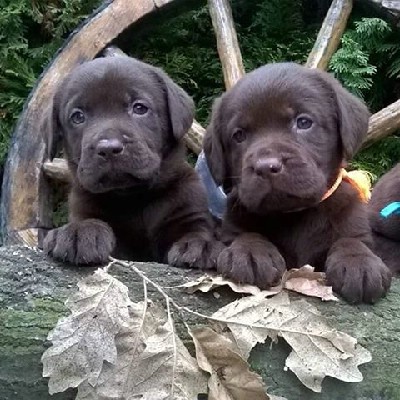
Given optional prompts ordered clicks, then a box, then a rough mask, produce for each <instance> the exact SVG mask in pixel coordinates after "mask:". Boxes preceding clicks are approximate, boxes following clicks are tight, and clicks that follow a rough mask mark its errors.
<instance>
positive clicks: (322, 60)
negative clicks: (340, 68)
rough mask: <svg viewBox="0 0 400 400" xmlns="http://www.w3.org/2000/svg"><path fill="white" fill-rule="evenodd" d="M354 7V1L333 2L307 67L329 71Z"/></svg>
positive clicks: (340, 0) (338, 0) (336, 0)
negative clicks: (329, 65) (330, 61)
mask: <svg viewBox="0 0 400 400" xmlns="http://www.w3.org/2000/svg"><path fill="white" fill-rule="evenodd" d="M352 7H353V1H352V0H333V1H332V4H331V6H330V8H329V10H328V13H327V14H326V17H325V19H324V22H323V23H322V27H321V29H320V31H319V33H318V36H317V40H316V41H315V43H314V47H313V49H312V50H311V53H310V54H309V56H308V59H307V62H306V66H307V67H310V68H320V69H327V67H328V64H329V60H330V59H331V57H332V55H333V53H334V52H335V51H336V49H337V48H338V46H339V43H340V39H341V37H342V35H343V32H344V30H345V29H346V24H347V20H348V18H349V16H350V13H351V9H352Z"/></svg>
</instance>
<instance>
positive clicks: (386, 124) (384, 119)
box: [364, 100, 400, 146]
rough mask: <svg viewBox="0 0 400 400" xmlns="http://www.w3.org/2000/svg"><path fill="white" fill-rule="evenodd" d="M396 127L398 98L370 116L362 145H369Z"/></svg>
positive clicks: (399, 108)
mask: <svg viewBox="0 0 400 400" xmlns="http://www.w3.org/2000/svg"><path fill="white" fill-rule="evenodd" d="M398 129H400V100H397V101H396V102H394V103H392V104H390V105H389V106H387V107H385V108H383V109H382V110H380V111H378V112H377V113H375V114H374V115H373V116H372V117H371V118H370V120H369V127H368V136H367V138H366V140H365V142H364V146H369V145H371V144H372V143H375V142H376V141H378V140H380V139H382V138H384V137H386V136H389V135H390V134H392V133H394V132H395V131H397V130H398Z"/></svg>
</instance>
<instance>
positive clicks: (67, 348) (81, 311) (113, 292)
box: [42, 269, 131, 394]
mask: <svg viewBox="0 0 400 400" xmlns="http://www.w3.org/2000/svg"><path fill="white" fill-rule="evenodd" d="M78 288H79V290H78V292H76V293H74V294H73V295H72V296H71V297H70V298H69V299H68V300H67V302H66V306H67V307H68V308H69V309H70V310H71V315H70V316H68V317H66V318H61V319H60V320H59V321H58V323H57V326H56V327H55V328H54V329H53V331H51V332H50V333H49V335H48V339H49V340H51V341H52V342H53V345H52V346H51V347H50V348H49V349H47V350H46V351H45V353H44V354H43V356H42V363H43V376H44V377H50V380H49V393H50V394H53V393H57V392H63V391H65V390H66V389H68V388H69V387H77V386H78V385H79V384H81V383H82V382H83V381H85V380H86V381H88V382H90V384H91V385H95V384H96V382H97V379H98V377H99V375H100V372H101V369H102V367H103V362H104V361H107V362H109V363H115V361H116V359H117V348H116V346H115V343H114V337H115V335H116V334H117V333H118V332H119V331H120V330H121V329H122V328H125V327H127V323H128V321H129V309H128V307H129V305H130V303H131V302H130V300H129V297H128V289H127V287H126V286H125V285H123V284H122V283H121V282H119V281H118V280H117V279H115V278H113V277H112V276H111V275H109V274H107V273H106V272H104V271H103V270H102V269H99V270H97V271H96V272H95V273H94V274H93V275H91V276H89V277H87V278H85V279H83V280H81V281H80V282H78Z"/></svg>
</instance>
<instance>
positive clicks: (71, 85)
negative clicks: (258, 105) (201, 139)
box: [44, 57, 194, 193]
mask: <svg viewBox="0 0 400 400" xmlns="http://www.w3.org/2000/svg"><path fill="white" fill-rule="evenodd" d="M193 114H194V106H193V102H192V100H191V99H190V97H189V96H188V95H187V94H186V93H185V92H184V91H183V90H182V89H181V88H180V87H179V86H178V85H176V84H175V83H174V82H173V81H172V80H171V79H170V78H169V77H168V76H167V75H166V74H165V73H164V72H162V71H161V70H160V69H158V68H155V67H152V66H150V65H147V64H145V63H142V62H140V61H138V60H135V59H132V58H129V57H112V58H99V59H95V60H93V61H89V62H86V63H84V64H82V65H80V66H79V67H77V68H76V69H75V70H73V71H72V72H71V74H70V75H68V76H67V78H66V79H65V81H64V82H63V83H62V84H61V85H60V87H59V88H58V90H57V91H56V93H55V96H54V99H53V104H52V107H51V110H50V112H49V113H48V115H47V116H46V119H45V120H46V122H45V124H44V130H45V131H46V132H47V134H48V155H49V156H50V157H53V156H54V153H55V149H56V144H57V136H59V135H60V136H61V137H62V139H63V146H64V150H65V153H66V156H67V160H68V163H69V166H70V169H71V170H72V173H73V175H74V176H75V177H76V179H78V181H79V183H80V184H81V185H82V186H83V187H84V188H85V189H86V190H88V191H91V192H93V193H102V192H107V191H111V190H115V189H127V188H132V187H137V186H138V185H140V186H143V185H145V186H147V185H153V184H155V180H157V179H160V176H161V175H162V174H163V173H164V169H165V168H163V167H162V165H163V161H164V160H165V159H167V158H168V156H169V155H170V154H171V152H173V150H174V149H176V148H177V147H178V146H180V142H181V139H182V137H183V136H184V135H185V133H186V132H187V131H188V129H189V128H190V125H191V123H192V121H193Z"/></svg>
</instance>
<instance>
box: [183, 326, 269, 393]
mask: <svg viewBox="0 0 400 400" xmlns="http://www.w3.org/2000/svg"><path fill="white" fill-rule="evenodd" d="M189 333H190V335H191V336H192V338H193V341H194V344H195V348H196V357H197V362H198V364H199V366H200V368H201V369H203V370H204V371H206V372H208V373H209V374H211V377H210V380H209V383H208V386H209V395H208V399H209V400H248V399H251V400H269V396H268V395H267V394H266V393H265V389H264V385H263V382H262V379H261V377H260V376H259V375H257V374H256V373H255V372H252V371H250V369H249V365H248V364H247V362H246V361H245V360H244V359H243V357H242V356H241V355H240V352H239V349H238V348H237V346H236V345H235V344H234V343H233V342H232V341H230V340H229V339H228V338H227V337H225V336H224V335H221V334H219V333H217V332H215V331H213V330H212V329H211V328H209V327H197V328H191V329H190V331H189Z"/></svg>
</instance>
